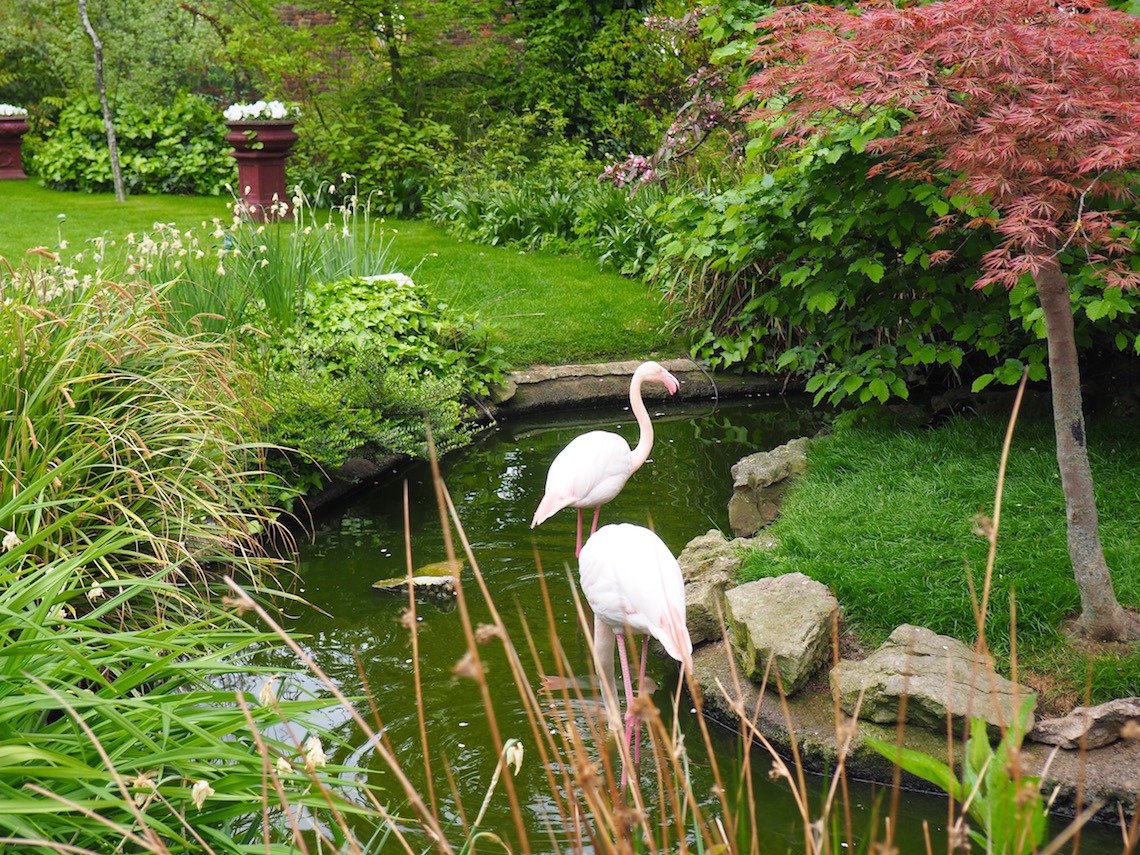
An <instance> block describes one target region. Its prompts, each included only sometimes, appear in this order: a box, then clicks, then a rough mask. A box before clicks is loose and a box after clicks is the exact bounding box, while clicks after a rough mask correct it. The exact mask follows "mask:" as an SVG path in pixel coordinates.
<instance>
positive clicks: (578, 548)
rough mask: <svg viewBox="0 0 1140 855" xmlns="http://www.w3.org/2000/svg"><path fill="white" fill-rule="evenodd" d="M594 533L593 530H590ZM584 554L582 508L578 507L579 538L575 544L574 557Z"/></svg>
mask: <svg viewBox="0 0 1140 855" xmlns="http://www.w3.org/2000/svg"><path fill="white" fill-rule="evenodd" d="M590 533H591V534H593V532H590ZM581 554H582V509H581V508H578V540H577V541H576V542H575V544H574V557H575V558H577V557H578V556H579V555H581Z"/></svg>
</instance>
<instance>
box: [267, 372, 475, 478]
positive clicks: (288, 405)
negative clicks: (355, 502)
mask: <svg viewBox="0 0 1140 855" xmlns="http://www.w3.org/2000/svg"><path fill="white" fill-rule="evenodd" d="M463 391H464V390H463V386H462V383H461V381H460V378H459V376H458V375H457V374H454V373H452V374H449V375H447V376H446V377H442V378H440V377H436V376H434V375H431V374H416V373H413V372H412V371H411V370H409V369H407V368H387V367H385V366H383V365H382V364H380V363H376V362H370V361H369V360H367V359H365V358H361V359H360V360H358V361H356V362H354V363H353V364H352V365H351V366H350V367H349V368H346V369H344V370H342V371H340V372H338V373H337V374H335V375H333V374H330V373H329V372H327V371H326V370H324V366H323V365H321V364H319V363H316V362H311V361H305V362H303V363H302V364H301V365H299V366H297V367H296V368H294V369H292V370H291V371H287V372H286V371H274V372H271V373H270V375H269V377H268V379H267V383H266V395H267V397H269V399H270V400H272V402H273V411H272V413H271V414H270V416H269V423H268V430H269V433H270V435H271V436H272V438H273V440H274V441H275V442H276V443H278V444H280V445H282V446H285V447H287V448H289V449H292V450H294V451H297V452H299V453H300V454H301V455H302V456H303V457H304V459H306V460H310V461H312V462H314V463H317V464H318V465H320V466H322V467H325V468H328V469H335V468H336V467H337V466H339V465H340V464H342V463H343V462H344V461H345V460H346V459H347V458H348V457H349V455H350V454H351V453H353V452H358V453H359V452H360V451H361V450H362V449H364V450H368V451H370V452H371V453H373V454H375V455H377V456H379V457H382V456H384V455H387V454H397V455H407V456H410V457H426V456H427V445H426V442H425V433H424V425H425V423H426V424H428V425H430V426H431V430H432V438H433V441H434V442H435V447H436V451H437V452H439V453H444V452H447V451H450V450H452V449H453V448H457V447H459V446H462V445H465V444H466V443H467V442H468V441H469V440H470V436H471V431H470V428H469V427H467V425H466V421H465V419H466V418H467V417H468V416H469V415H470V412H469V408H468V407H467V406H466V405H464V404H463V403H462V395H463Z"/></svg>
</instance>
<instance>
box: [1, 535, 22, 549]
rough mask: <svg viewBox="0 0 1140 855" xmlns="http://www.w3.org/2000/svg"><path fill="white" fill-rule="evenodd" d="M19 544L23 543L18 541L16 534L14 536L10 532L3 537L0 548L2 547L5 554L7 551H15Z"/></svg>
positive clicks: (18, 537)
mask: <svg viewBox="0 0 1140 855" xmlns="http://www.w3.org/2000/svg"><path fill="white" fill-rule="evenodd" d="M21 543H23V541H22V540H20V536H19V535H18V534H16V532H14V531H10V532H8V533H7V534H6V535H4V540H3V542H2V543H0V546H3V547H4V551H5V552H9V551H11V550H13V549H15V548H16V547H17V546H19V545H20V544H21Z"/></svg>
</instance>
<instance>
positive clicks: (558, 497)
mask: <svg viewBox="0 0 1140 855" xmlns="http://www.w3.org/2000/svg"><path fill="white" fill-rule="evenodd" d="M646 381H652V382H655V383H660V384H662V385H663V386H664V387H665V388H666V389H667V390H668V392H669V394H670V395H672V394H674V393H675V392H676V391H677V390H678V389H679V388H680V383H678V382H677V378H676V377H674V376H673V375H672V374H670V373H669V372H668V371H666V370H665V369H664V368H662V367H661V366H660V365H658V364H657V363H656V362H644V363H642V364H641V365H639V366H638V367H637V370H636V371H635V372H633V379H632V380H631V381H630V384H629V406H630V409H631V410H633V415H634V417H635V418H636V419H637V424H638V427H640V428H641V437H640V439H638V442H637V446H636V447H635V448H633V449H631V448H630V447H629V446H628V445H627V444H626V441H625V440H624V439H622V438H621V437H620V436H618V435H617V434H616V433H610V432H609V431H604V430H592V431H590V432H589V433H584V434H582V435H581V436H577V437H575V438H574V439H572V440H571V441H570V443H569V444H568V445H567V446H566V447H565V448H564V449H562V451H560V452H559V453H558V456H557V457H555V458H554V462H553V463H551V464H550V471H549V472H548V473H547V475H546V494H545V495H544V496H543V497H542V501H541V502H539V504H538V509H537V510H536V511H535V512H534V519H533V520H532V521H531V524H530V527H531V528H534V527H535V526H536V525H540V524H541V523H543V522H544V521H546V520H547V519H549V518H550V517H551V516H553V515H554V514H556V513H558V512H559V511H560V510H562V509H563V508H577V510H578V538H577V542H576V543H575V546H574V554H575V555H578V554H580V553H581V551H582V508H593V509H594V523H593V525H591V526H590V533H591V534H593V533H594V531H595V530H596V529H597V528H598V514H599V513H601V510H602V505H604V504H605V503H606V502H608V501H611V500H612V499H613V498H614V497H615V496H616V495H617V494H618V493H620V492H621V491H622V488H623V487H624V486H625V482H626V481H628V480H629V476H630V475H632V474H633V473H634V472H636V471H637V470H638V469H639V468H640V467H641V464H643V463H644V462H645V461H646V460H648V459H649V452H650V450H651V449H652V448H653V423H652V422H651V421H650V420H649V412H648V411H647V410H646V409H645V402H644V401H642V400H641V384H642V383H644V382H646Z"/></svg>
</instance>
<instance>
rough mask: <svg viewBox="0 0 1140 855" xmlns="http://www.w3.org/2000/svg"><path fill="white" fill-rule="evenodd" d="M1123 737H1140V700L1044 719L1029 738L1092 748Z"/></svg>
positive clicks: (1099, 706)
mask: <svg viewBox="0 0 1140 855" xmlns="http://www.w3.org/2000/svg"><path fill="white" fill-rule="evenodd" d="M1122 736H1131V737H1132V738H1133V739H1135V738H1140V698H1117V699H1116V700H1114V701H1109V702H1108V703H1105V704H1100V705H1098V706H1095V707H1077V708H1076V709H1074V710H1073V711H1072V712H1071V713H1069V714H1068V715H1066V716H1062V717H1061V718H1047V719H1043V720H1042V721H1039V722H1037V725H1036V727H1034V728H1033V730H1031V731H1029V735H1028V738H1029V739H1031V740H1033V741H1034V742H1044V743H1047V744H1048V745H1060V746H1061V747H1062V748H1082V747H1083V748H1086V749H1092V748H1102V747H1103V746H1105V745H1111V744H1112V743H1113V742H1116V740H1118V739H1120V738H1121V737H1122Z"/></svg>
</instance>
